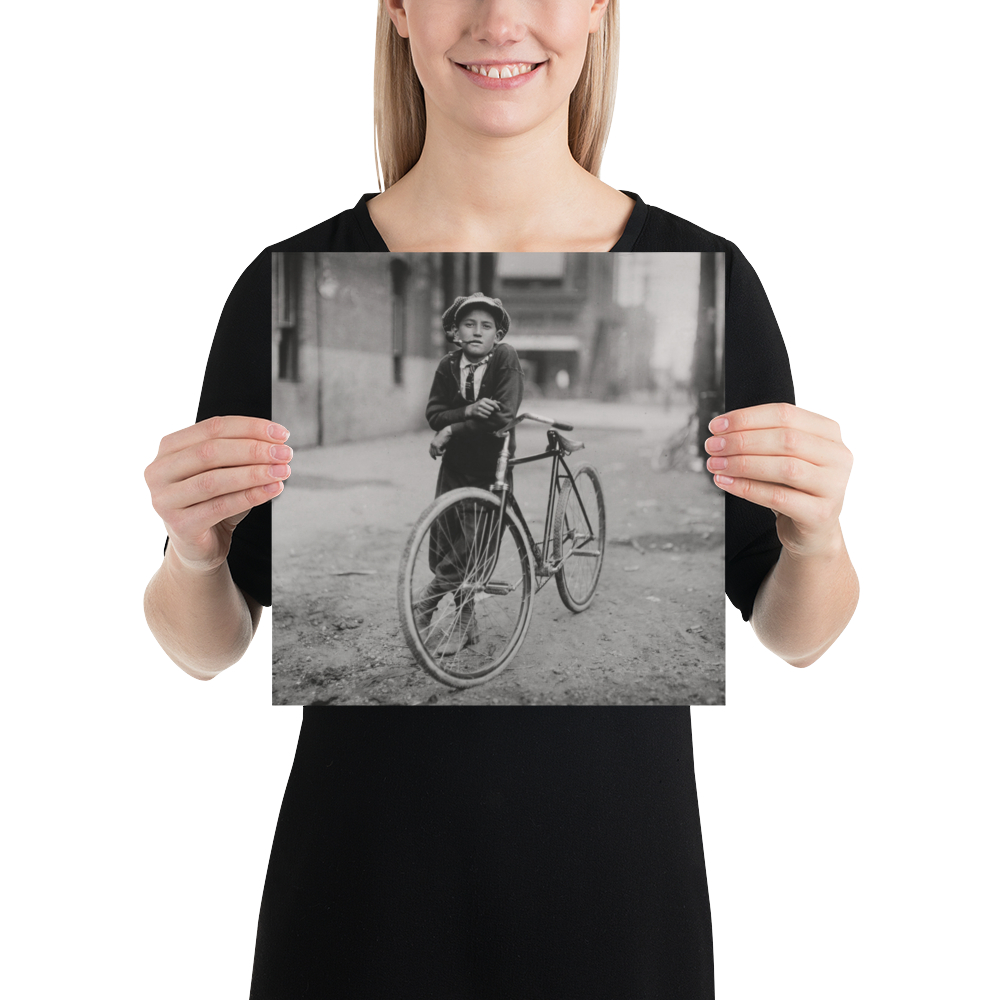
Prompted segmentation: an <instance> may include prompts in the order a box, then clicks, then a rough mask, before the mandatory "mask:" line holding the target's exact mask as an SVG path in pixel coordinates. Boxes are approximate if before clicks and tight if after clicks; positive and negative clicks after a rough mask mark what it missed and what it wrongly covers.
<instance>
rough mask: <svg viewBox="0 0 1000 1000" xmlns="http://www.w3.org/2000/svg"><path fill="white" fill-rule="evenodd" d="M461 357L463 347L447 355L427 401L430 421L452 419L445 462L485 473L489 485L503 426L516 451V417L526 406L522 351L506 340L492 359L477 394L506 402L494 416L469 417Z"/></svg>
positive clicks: (436, 424) (439, 423)
mask: <svg viewBox="0 0 1000 1000" xmlns="http://www.w3.org/2000/svg"><path fill="white" fill-rule="evenodd" d="M461 361H462V351H461V349H459V350H457V351H452V353H451V354H448V355H446V356H445V357H443V358H442V359H441V363H440V364H439V365H438V367H437V371H436V372H435V373H434V383H433V385H432V386H431V395H430V399H429V400H428V401H427V422H428V423H429V424H430V425H431V427H432V428H433V429H434V431H435V432H436V431H440V430H443V429H444V428H445V427H447V426H448V425H449V424H450V425H451V427H452V437H451V441H450V442H449V444H448V447H447V449H446V451H445V453H444V456H443V459H442V461H443V462H444V464H445V465H447V466H448V467H449V468H451V469H453V470H454V471H455V472H459V473H464V474H465V475H474V476H475V477H476V478H479V477H481V478H482V479H483V483H484V486H488V485H489V484H491V483H492V482H493V478H494V473H495V472H496V464H497V456H498V455H499V454H500V449H501V448H502V447H503V440H502V438H501V437H500V436H498V434H497V432H500V434H502V433H503V432H504V431H505V430H509V431H510V443H509V446H508V447H509V449H510V453H511V455H513V454H514V417H516V416H517V411H518V410H519V409H520V407H521V395H522V393H523V391H524V375H523V373H522V372H521V364H520V362H519V361H518V359H517V351H515V350H514V348H513V347H511V346H510V345H508V344H505V343H504V342H503V341H500V343H498V344H497V345H496V346H495V347H494V348H493V352H492V354H491V355H490V360H489V361H488V362H487V364H486V371H485V372H484V374H483V381H482V385H481V386H480V387H479V394H478V395H477V397H476V398H477V399H493V400H495V401H496V402H497V403H499V404H500V408H499V410H497V412H496V413H494V414H493V416H492V417H490V418H489V419H488V420H480V419H478V418H476V417H470V418H468V419H466V416H465V408H466V407H467V406H468V405H469V400H468V399H466V398H465V396H464V394H463V391H462V389H463V386H462V376H461V372H460V370H459V365H460V364H461Z"/></svg>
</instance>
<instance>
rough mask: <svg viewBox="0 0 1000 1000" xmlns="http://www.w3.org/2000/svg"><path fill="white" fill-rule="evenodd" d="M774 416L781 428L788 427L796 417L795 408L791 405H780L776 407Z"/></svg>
mask: <svg viewBox="0 0 1000 1000" xmlns="http://www.w3.org/2000/svg"><path fill="white" fill-rule="evenodd" d="M774 416H775V419H776V420H777V421H778V425H779V426H780V427H786V426H788V424H790V423H791V422H792V420H793V419H794V417H795V407H794V406H792V405H791V403H778V404H777V405H776V406H775V410H774Z"/></svg>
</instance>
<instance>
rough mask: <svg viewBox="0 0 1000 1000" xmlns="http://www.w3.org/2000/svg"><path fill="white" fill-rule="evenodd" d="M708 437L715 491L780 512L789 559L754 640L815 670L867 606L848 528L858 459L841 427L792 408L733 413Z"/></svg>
mask: <svg viewBox="0 0 1000 1000" xmlns="http://www.w3.org/2000/svg"><path fill="white" fill-rule="evenodd" d="M709 429H710V430H711V431H712V433H713V435H714V436H713V437H711V438H709V439H708V441H707V442H706V443H705V449H706V451H708V453H709V454H710V455H711V456H712V457H711V458H709V459H708V468H709V469H710V470H711V471H712V472H714V473H715V482H716V484H717V485H718V486H719V487H720V489H723V490H725V491H726V492H727V493H732V494H733V495H735V496H739V497H743V498H744V499H746V500H749V501H751V502H752V503H756V504H759V505H760V506H763V507H768V508H770V509H771V510H773V511H774V513H775V518H776V521H775V527H776V529H777V532H778V538H779V540H780V541H781V545H782V551H781V555H780V556H779V558H778V562H777V563H776V564H775V566H774V567H773V568H772V569H771V571H770V572H769V573H768V575H767V576H766V577H765V578H764V581H763V582H762V583H761V586H760V589H759V590H758V592H757V597H756V599H755V600H754V606H753V615H752V617H751V624H752V625H753V629H754V632H755V633H756V634H757V637H758V638H759V639H760V641H761V642H762V643H763V644H764V645H765V646H767V648H768V649H770V650H771V651H772V652H774V653H777V655H778V656H780V657H781V658H782V659H784V660H786V661H787V662H788V663H790V664H792V665H793V666H796V667H807V666H809V664H811V663H814V662H815V661H816V660H818V659H819V657H820V656H822V655H823V653H824V652H826V650H827V649H829V648H830V646H832V645H833V643H834V641H835V640H836V638H837V636H839V635H840V633H841V632H843V630H844V628H846V626H847V623H848V622H849V621H850V620H851V616H852V615H853V614H854V609H855V607H857V603H858V594H859V585H858V577H857V574H856V573H855V571H854V566H853V565H852V564H851V559H850V556H849V555H848V554H847V547H846V545H845V543H844V536H843V533H842V532H841V529H840V511H841V508H842V507H843V503H844V494H845V492H846V489H847V480H848V477H849V476H850V473H851V465H852V463H853V456H852V455H851V453H850V451H848V449H847V448H846V447H845V445H844V443H843V441H842V440H841V436H840V428H839V426H838V425H837V424H836V423H835V422H834V421H832V420H829V419H828V418H826V417H822V416H820V415H819V414H817V413H810V412H809V411H808V410H803V409H801V408H800V407H797V406H792V405H791V404H789V403H768V404H766V405H763V406H751V407H747V408H745V409H742V410H734V411H732V412H730V413H725V414H722V415H721V416H718V417H716V418H715V419H714V420H713V421H712V422H711V424H710V425H709Z"/></svg>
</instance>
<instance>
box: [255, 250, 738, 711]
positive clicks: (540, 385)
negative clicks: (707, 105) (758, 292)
mask: <svg viewBox="0 0 1000 1000" xmlns="http://www.w3.org/2000/svg"><path fill="white" fill-rule="evenodd" d="M271 263H272V333H273V342H272V373H273V381H272V416H273V419H275V420H277V421H279V422H280V423H282V424H284V425H285V426H286V427H287V428H288V429H289V431H290V432H291V436H290V438H289V444H291V445H292V447H293V448H294V449H295V458H294V460H293V462H292V474H291V476H290V478H289V479H288V480H287V481H286V483H285V489H284V491H283V492H282V493H281V495H280V496H279V497H277V498H276V499H275V500H274V501H273V502H272V526H273V527H272V531H273V536H272V573H273V611H272V626H273V698H272V701H273V703H274V704H276V705H331V706H332V705H427V704H431V705H442V706H444V705H468V704H476V705H619V704H656V705H693V704H697V705H721V704H723V703H724V701H725V625H724V600H725V597H724V578H725V563H724V555H725V514H724V504H725V497H724V494H723V493H722V492H721V491H720V490H718V489H717V488H716V487H715V486H714V485H713V483H712V481H711V478H710V476H709V474H708V473H707V472H706V471H705V463H704V458H705V456H704V454H703V451H702V442H703V441H704V440H705V438H706V437H708V436H709V435H708V431H707V424H708V421H709V420H711V418H712V417H713V416H714V415H715V414H717V413H720V412H722V411H723V410H724V405H723V384H722V383H723V371H724V366H723V343H724V333H723V330H724V322H725V316H724V302H725V255H724V254H721V253H634V254H622V253H588V254H570V253H524V254H515V253H461V254H459V253H452V254H442V253H393V254H384V253H381V254H380V253H331V252H308V253H274V254H272V262H271Z"/></svg>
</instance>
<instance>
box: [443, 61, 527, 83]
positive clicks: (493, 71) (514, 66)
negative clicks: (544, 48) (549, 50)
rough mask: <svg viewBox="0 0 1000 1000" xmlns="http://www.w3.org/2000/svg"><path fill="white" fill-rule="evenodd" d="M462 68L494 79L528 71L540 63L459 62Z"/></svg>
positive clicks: (504, 78)
mask: <svg viewBox="0 0 1000 1000" xmlns="http://www.w3.org/2000/svg"><path fill="white" fill-rule="evenodd" d="M458 65H459V66H461V67H462V69H467V70H468V71H469V72H470V73H478V74H479V75H480V76H486V77H491V78H492V79H494V80H507V79H510V78H511V77H513V76H520V75H521V74H522V73H530V72H531V71H532V70H533V69H536V68H537V67H538V66H539V65H540V63H459V64H458Z"/></svg>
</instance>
